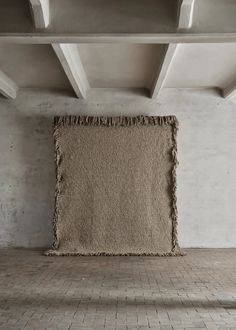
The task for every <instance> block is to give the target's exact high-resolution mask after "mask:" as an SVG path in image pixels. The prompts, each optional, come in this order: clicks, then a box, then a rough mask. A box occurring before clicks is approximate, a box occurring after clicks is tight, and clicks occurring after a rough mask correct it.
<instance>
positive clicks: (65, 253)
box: [43, 250, 186, 257]
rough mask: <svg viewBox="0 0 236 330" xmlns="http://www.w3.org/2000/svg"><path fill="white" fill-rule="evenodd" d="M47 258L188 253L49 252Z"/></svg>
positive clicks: (180, 252) (153, 255)
mask: <svg viewBox="0 0 236 330" xmlns="http://www.w3.org/2000/svg"><path fill="white" fill-rule="evenodd" d="M43 254H44V255H45V256H58V257H60V256H62V257H66V256H81V257H89V256H110V257H112V256H114V257H116V256H117V257H118V256H137V257H138V256H147V257H148V256H150V257H178V256H185V255H186V253H185V252H183V251H181V250H177V251H171V252H161V253H158V252H157V253H147V252H143V253H106V252H97V253H81V252H61V251H58V250H48V251H45V252H44V253H43Z"/></svg>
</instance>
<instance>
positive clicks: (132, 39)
mask: <svg viewBox="0 0 236 330" xmlns="http://www.w3.org/2000/svg"><path fill="white" fill-rule="evenodd" d="M0 42H4V43H17V44H52V43H65V44H68V43H69V44H73V43H75V44H76V43H129V44H132V43H133V44H138V43H141V44H169V43H183V44H184V43H232V42H236V32H233V33H228V32H227V33H186V32H185V33H183V32H182V33H164V34H162V33H153V34H145V33H141V34H128V33H123V34H122V33H121V34H115V33H110V34H94V33H84V34H83V33H82V34H70V33H68V34H52V33H50V34H49V33H46V32H44V33H0Z"/></svg>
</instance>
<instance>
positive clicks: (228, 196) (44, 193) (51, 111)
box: [0, 89, 236, 247]
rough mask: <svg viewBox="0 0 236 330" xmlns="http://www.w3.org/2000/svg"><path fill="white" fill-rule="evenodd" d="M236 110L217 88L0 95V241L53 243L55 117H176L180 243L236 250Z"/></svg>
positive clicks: (28, 244)
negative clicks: (152, 93) (84, 96)
mask: <svg viewBox="0 0 236 330" xmlns="http://www.w3.org/2000/svg"><path fill="white" fill-rule="evenodd" d="M235 111H236V105H235V101H233V100H232V101H226V100H224V99H222V98H221V97H220V96H219V95H218V93H217V91H216V90H198V91H196V90H195V91H191V90H188V91H186V90H185V91H184V90H174V89H166V90H163V92H162V93H161V95H160V97H158V99H157V100H150V99H148V98H147V97H146V96H145V95H139V94H137V95H135V94H134V93H133V94H131V93H128V92H125V91H123V92H122V91H117V90H110V91H105V90H93V91H91V92H90V93H89V96H88V100H87V101H80V100H77V99H75V98H73V97H72V96H69V95H66V93H65V95H62V94H61V92H60V94H58V95H57V94H56V93H55V92H54V93H52V92H46V91H45V92H42V91H29V90H28V91H22V92H20V93H19V95H18V97H17V99H16V100H15V101H9V100H4V99H0V155H1V157H0V245H1V246H21V247H22V246H23V247H39V246H40V247H41V246H48V245H49V244H50V243H51V242H52V225H51V219H52V215H53V203H54V184H55V179H54V155H53V152H54V150H53V139H52V117H53V116H54V115H65V114H90V115H113V116H115V115H131V116H134V115H138V114H146V115H167V114H175V115H176V116H177V117H178V119H179V123H180V130H179V134H178V146H179V153H178V158H179V162H180V164H179V168H178V209H179V241H180V245H181V246H182V247H236V217H235V214H236V202H235V197H236V112H235ZM134 230H135V228H134Z"/></svg>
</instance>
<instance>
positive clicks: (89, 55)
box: [78, 44, 163, 89]
mask: <svg viewBox="0 0 236 330" xmlns="http://www.w3.org/2000/svg"><path fill="white" fill-rule="evenodd" d="M78 50H79V53H80V57H81V60H82V63H83V66H84V70H85V72H86V75H87V78H88V81H89V83H90V86H91V87H92V88H93V87H95V88H109V87H110V88H126V87H127V88H148V89H150V88H151V86H152V84H153V80H154V78H155V75H156V72H157V70H158V65H159V63H160V61H161V59H162V53H163V45H140V44H133V45H128V44H92V45H91V44H81V45H78Z"/></svg>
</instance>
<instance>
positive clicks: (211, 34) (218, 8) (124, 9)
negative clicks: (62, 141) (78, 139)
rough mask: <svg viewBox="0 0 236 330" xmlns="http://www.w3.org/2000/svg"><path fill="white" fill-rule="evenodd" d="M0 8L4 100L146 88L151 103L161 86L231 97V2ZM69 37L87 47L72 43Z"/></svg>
mask: <svg viewBox="0 0 236 330" xmlns="http://www.w3.org/2000/svg"><path fill="white" fill-rule="evenodd" d="M0 8H1V10H0V93H2V94H3V95H5V96H8V97H11V98H14V97H15V96H16V93H17V88H57V89H68V90H74V92H75V95H77V96H78V97H81V98H86V95H87V91H88V90H89V89H90V88H130V89H133V88H146V89H147V90H148V91H149V92H150V96H151V97H157V95H158V93H159V92H160V90H161V89H162V88H164V87H166V88H205V87H207V88H209V87H218V88H220V89H222V93H223V94H224V95H225V96H228V95H232V94H233V93H234V92H235V91H236V20H235V17H236V1H235V0H224V1H222V0H147V1H144V0H119V1H118V0H20V1H19V0H0ZM75 36H78V38H79V39H80V38H82V39H81V40H84V39H83V38H85V39H86V38H87V40H90V41H89V42H84V41H83V42H80V43H78V42H76V41H73V44H70V43H69V42H70V41H69V40H74V39H73V38H74V37H75ZM137 36H139V37H138V38H139V39H137ZM18 37H19V38H21V39H19V40H23V42H24V41H25V42H26V44H18V39H17V38H18ZM231 37H232V38H234V37H235V42H230V43H225V40H226V39H227V38H228V39H227V40H230V39H229V38H231ZM1 38H3V39H1ZM91 38H92V39H91ZM116 38H121V39H120V40H122V42H120V41H119V42H118V43H117V42H116V40H117V39H116ZM122 38H123V39H122ZM153 38H154V39H153ZM173 38H174V39H173ZM225 38H226V39H225ZM1 40H3V41H4V42H1ZM11 40H15V42H12V41H11ZM32 40H33V41H32ZM57 40H61V41H57ZM62 40H63V41H62ZM91 40H92V41H91ZM101 40H102V41H101ZM104 40H107V42H104ZM138 40H142V43H140V42H138ZM153 40H156V41H157V43H155V41H153ZM165 40H167V41H165ZM168 40H169V41H168ZM171 40H174V43H171ZM177 40H179V41H177ZM189 40H193V41H194V43H191V42H189ZM201 40H202V41H204V43H202V42H200V41H201ZM212 40H219V42H213V41H212ZM233 40H234V39H233ZM5 41H7V43H6V42H5ZM96 41H97V42H96ZM161 41H162V42H161ZM181 41H182V43H181ZM208 41H210V43H207V42H208ZM16 42H17V43H16ZM21 42H22V41H21ZM185 42H188V43H185ZM28 43H29V44H28Z"/></svg>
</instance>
